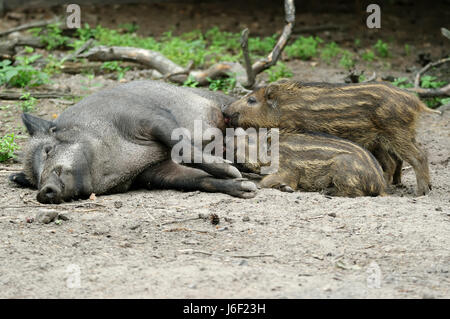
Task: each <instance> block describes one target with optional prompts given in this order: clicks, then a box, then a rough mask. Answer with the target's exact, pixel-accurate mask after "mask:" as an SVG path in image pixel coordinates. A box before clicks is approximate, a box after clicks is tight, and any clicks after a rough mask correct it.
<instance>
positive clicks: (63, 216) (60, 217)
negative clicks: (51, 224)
mask: <svg viewBox="0 0 450 319" xmlns="http://www.w3.org/2000/svg"><path fill="white" fill-rule="evenodd" d="M58 219H60V220H64V221H68V220H69V217H67V215H66V214H59V215H58Z"/></svg>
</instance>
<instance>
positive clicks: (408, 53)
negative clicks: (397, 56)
mask: <svg viewBox="0 0 450 319" xmlns="http://www.w3.org/2000/svg"><path fill="white" fill-rule="evenodd" d="M405 54H406V55H410V54H411V46H410V45H409V44H405Z"/></svg>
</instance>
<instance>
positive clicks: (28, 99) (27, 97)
mask: <svg viewBox="0 0 450 319" xmlns="http://www.w3.org/2000/svg"><path fill="white" fill-rule="evenodd" d="M20 99H21V100H23V101H22V102H20V103H19V105H20V108H21V109H22V111H23V112H30V111H32V110H34V105H35V104H36V98H34V97H32V96H31V94H30V93H24V94H22V95H21V96H20Z"/></svg>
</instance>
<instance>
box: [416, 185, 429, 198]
mask: <svg viewBox="0 0 450 319" xmlns="http://www.w3.org/2000/svg"><path fill="white" fill-rule="evenodd" d="M430 190H431V185H420V184H419V185H418V187H417V192H416V196H424V195H427V194H428V193H429V192H430Z"/></svg>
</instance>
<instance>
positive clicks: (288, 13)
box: [252, 0, 295, 74]
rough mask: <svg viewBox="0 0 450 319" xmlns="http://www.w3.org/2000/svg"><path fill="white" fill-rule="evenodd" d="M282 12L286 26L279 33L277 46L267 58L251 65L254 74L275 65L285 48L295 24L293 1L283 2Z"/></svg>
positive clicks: (286, 0)
mask: <svg viewBox="0 0 450 319" xmlns="http://www.w3.org/2000/svg"><path fill="white" fill-rule="evenodd" d="M284 11H285V20H286V25H285V26H284V28H283V32H282V33H281V36H280V38H279V39H278V42H277V44H275V47H274V48H273V49H272V52H270V54H269V55H268V56H267V58H265V59H262V60H259V61H257V62H255V63H254V64H253V66H252V69H253V73H254V74H258V73H261V72H262V71H264V70H266V69H268V68H270V67H271V66H273V65H275V63H277V61H278V58H279V57H280V55H281V52H283V49H284V48H285V46H286V44H287V42H288V40H289V37H290V36H291V33H292V29H293V28H294V23H295V5H294V0H285V1H284Z"/></svg>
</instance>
